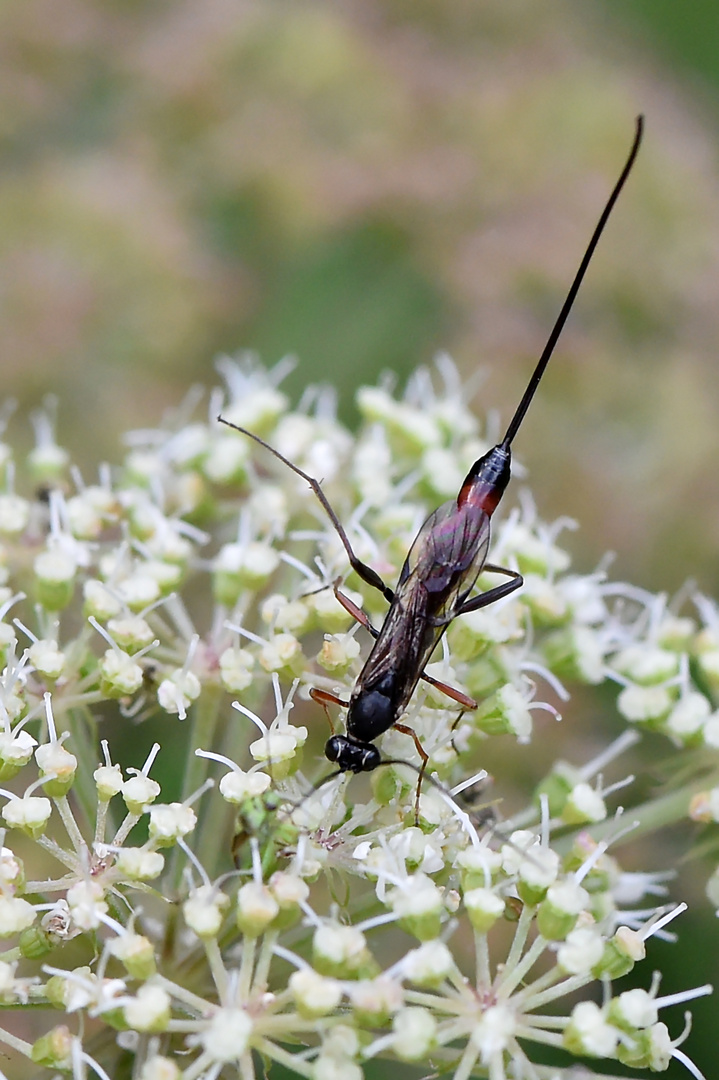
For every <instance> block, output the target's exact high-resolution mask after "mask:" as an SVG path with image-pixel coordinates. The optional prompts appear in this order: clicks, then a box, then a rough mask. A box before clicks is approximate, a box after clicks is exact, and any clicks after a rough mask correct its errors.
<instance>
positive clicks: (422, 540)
mask: <svg viewBox="0 0 719 1080" xmlns="http://www.w3.org/2000/svg"><path fill="white" fill-rule="evenodd" d="M643 126H644V122H643V118H642V117H641V116H640V117H638V118H637V122H636V132H635V135H634V141H633V143H632V147H631V150H630V152H629V156H628V157H627V160H626V163H625V165H624V168H623V169H622V172H621V174H620V176H619V179H618V180H617V182H616V184H615V185H614V188H613V190H612V192H611V194H610V196H609V198H608V200H607V203H606V205H605V207H604V210H603V211H602V213H601V215H600V217H599V220H598V222H597V224H596V226H595V229H594V232H593V233H592V236H591V239H590V241H589V244H588V245H587V248H586V251H585V252H584V255H583V257H582V260H581V262H580V264H579V268H578V270H577V272H576V274H575V277H574V280H573V281H572V284H571V286H570V288H569V291H568V293H567V296H566V299H565V301H564V304H563V305H562V308H561V310H560V312H559V315H558V316H557V320H556V322H555V324H554V326H553V328H552V331H551V333H550V335H549V338H548V340H547V343H546V345H545V346H544V349H543V350H542V354H541V356H540V358H539V360H538V362H537V365H536V367H535V369H534V372H533V374H532V376H531V378H530V380H529V383H528V384H527V388H526V390H525V391H524V394H523V396H522V399H521V401H520V402H519V405H518V406H517V409H516V411H515V413H514V416H513V417H512V419H511V421H510V423H509V426H508V428H507V430H506V433H505V435H504V438H503V439H502V440H501V442H499V443H498V444H497V445H496V446H495V447H493V449H491V450H490V451H489V452H488V453H486V454H484V455H483V456H482V457H480V458H479V459H478V460H477V461H475V463H474V465H472V467H471V469H470V470H469V473H468V474H467V476H466V478H465V480H464V482H463V484H462V486H461V488H460V490H459V494H458V495H457V497H456V499H450V500H449V501H448V502H446V503H443V505H442V506H440V507H439V508H438V509H437V510H435V511H434V512H433V513H432V514H430V516H429V517H428V518H427V520H426V521H425V522H424V524H423V525H422V527H421V528H420V530H419V533H418V534H417V536H416V538H415V540H414V542H413V544H412V547H411V548H410V551H409V554H408V555H407V558H406V560H405V563H404V565H403V567H402V570H401V572H400V576H399V581H398V582H397V585H396V587H395V588H394V589H391V588H390V587H389V586H388V585H386V584H385V582H384V581H383V580H382V578H381V577H380V576H379V574H378V573H377V572H376V571H375V570H373V569H372V567H371V566H368V565H367V564H366V563H364V562H362V560H361V559H359V558H358V557H357V556H356V555H355V553H354V551H353V550H352V545H351V544H350V541H349V538H348V536H347V534H346V532H345V530H344V528H343V527H342V524H341V522H340V521H339V519H338V517H337V515H336V514H335V512H334V510H333V509H332V506H331V505H330V503H329V501H328V499H327V497H326V495H325V493H324V491H323V490H322V487H321V484H320V482H319V481H318V480H316V479H314V477H312V476H310V475H309V474H308V473H306V472H304V471H303V470H302V469H300V468H299V467H298V466H297V465H295V464H293V462H291V461H290V460H289V459H288V458H286V457H284V455H283V454H281V453H280V452H279V451H278V450H275V449H274V447H272V446H270V445H269V444H268V443H266V442H265V441H264V440H263V439H261V438H259V436H257V435H255V434H253V433H252V432H251V431H247V430H246V429H245V428H242V427H240V426H239V425H236V424H232V423H230V422H229V421H227V420H224V419H223V418H222V417H221V416H220V417H218V419H219V420H220V421H221V422H222V423H224V424H227V426H228V427H232V428H235V430H237V431H239V432H241V433H242V434H243V435H247V436H249V437H250V438H251V439H254V440H255V442H257V443H259V444H260V445H261V446H263V447H264V448H265V449H266V450H269V451H270V453H272V454H274V455H275V457H277V458H279V460H280V461H282V462H284V464H285V465H286V466H287V467H288V468H290V469H292V470H293V472H295V473H297V475H298V476H300V477H302V479H303V480H305V481H306V482H307V483H308V484H309V485H310V487H311V488H312V490H313V492H314V493H315V495H316V496H317V499H318V500H319V502H320V503H321V505H322V507H323V508H324V510H325V512H326V513H327V515H328V517H329V519H330V521H331V522H332V525H333V526H334V528H335V530H336V531H337V534H338V535H339V537H340V540H341V541H342V544H343V545H344V548H345V551H346V552H347V556H348V558H349V562H350V566H351V567H352V569H353V570H354V571H355V572H356V573H357V574H358V576H359V577H360V578H362V580H363V581H365V582H366V583H367V584H368V585H370V586H371V587H372V588H375V589H378V590H379V591H380V592H381V593H382V595H383V596H384V598H385V599H386V600H387V602H388V603H389V605H390V606H389V611H388V612H387V615H386V617H385V620H384V623H383V625H382V628H381V629H380V630H376V629H375V628H374V627H373V626H372V625H371V623H370V622H369V620H368V618H367V616H366V615H365V614H364V612H363V611H361V610H360V609H359V608H357V607H356V606H355V605H354V604H353V603H352V601H351V600H349V598H348V597H346V596H344V595H343V594H342V593H341V592H340V590H339V588H338V586H337V585H335V587H334V588H335V594H336V596H337V598H338V600H339V601H340V602H341V603H342V604H343V605H344V607H345V608H346V609H347V610H348V611H349V612H350V613H351V614H352V615H353V616H354V617H355V618H356V619H358V620H359V621H360V622H361V623H362V625H364V626H365V627H366V628H367V629H368V630H369V632H370V633H371V634H372V636H373V637H374V639H375V640H374V645H373V646H372V649H371V651H370V653H369V656H368V657H367V660H366V661H365V664H364V666H363V668H362V670H361V671H360V674H359V676H358V677H357V681H356V682H355V685H354V688H353V690H352V692H351V694H350V699H349V701H344V700H343V699H342V698H339V697H337V696H336V695H334V694H330V693H328V692H327V691H325V690H319V689H313V690H311V691H310V693H311V695H312V697H313V698H314V700H315V701H318V702H320V703H321V704H322V705H323V706H326V705H327V704H328V703H333V704H336V705H340V706H342V707H344V708H346V709H347V716H346V720H345V730H346V734H345V735H336V734H333V735H332V736H331V737H330V738H329V739H328V741H327V744H326V746H325V754H326V756H327V758H328V759H329V760H330V761H332V762H335V763H336V764H337V766H338V769H339V771H340V772H353V773H359V772H370V771H371V770H373V769H376V768H377V766H378V765H379V764H380V762H381V757H380V752H379V750H378V749H377V747H376V746H375V745H374V740H375V739H377V738H379V736H380V735H382V734H383V733H384V732H385V731H388V730H389V729H390V728H391V727H394V728H396V729H397V730H398V731H401V732H404V733H405V734H407V735H409V736H410V737H411V738H412V739H414V742H415V746H416V748H417V752H418V754H419V756H420V760H421V762H422V764H421V766H420V769H419V781H418V785H417V799H418V798H419V791H420V786H421V782H422V776H423V773H424V770H425V769H426V766H427V762H428V760H429V758H428V755H427V754H426V753H425V751H424V748H423V747H422V744H421V742H420V741H419V738H418V737H417V734H416V732H414V731H413V730H412V728H410V727H408V726H406V725H405V724H402V723H401V720H400V718H401V716H402V714H403V713H404V711H405V709H406V707H407V705H408V704H409V701H410V698H411V697H412V694H413V692H414V690H415V687H416V686H417V683H418V682H419V680H420V679H424V680H426V681H427V682H429V683H431V684H432V685H433V686H435V687H437V688H438V689H440V690H442V691H443V692H444V693H445V694H447V695H448V696H449V697H450V698H452V699H453V700H454V701H456V702H457V703H458V704H459V705H461V706H462V707H463V708H464V709H473V708H476V707H477V703H476V702H475V701H474V700H473V699H472V698H470V697H468V696H467V695H466V694H463V693H462V692H461V691H460V690H457V689H455V688H454V687H451V686H448V685H446V684H445V683H441V682H438V681H437V680H436V679H433V678H431V677H430V676H429V675H427V674H426V673H425V671H424V667H425V665H426V664H427V662H428V661H429V658H430V656H431V655H432V652H433V651H434V649H435V647H436V645H437V644H438V642H439V641H440V639H441V637H442V635H443V634H444V632H445V631H446V629H447V627H448V626H449V624H450V623H451V622H452V621H453V619H456V618H457V617H458V616H459V615H463V614H466V613H467V612H470V611H477V610H478V609H480V608H484V607H486V606H487V605H488V604H493V603H494V602H495V601H497V600H500V599H502V598H503V597H506V596H509V595H510V594H511V593H513V592H515V591H516V590H517V589H519V588H520V587H521V585H522V584H523V579H522V575H521V574H520V573H518V572H517V571H516V570H510V569H507V568H505V567H501V566H495V565H493V564H492V563H488V562H487V561H486V560H487V553H488V550H489V539H490V522H491V517H492V514H493V513H494V511H495V510H496V508H497V506H498V504H499V502H500V499H501V498H502V495H503V494H504V491H505V489H506V487H507V484H508V483H509V479H510V466H511V447H512V443H513V441H514V438H515V436H516V434H517V432H518V431H519V428H520V426H521V424H522V421H523V420H524V417H525V415H526V413H527V410H528V408H529V406H530V404H531V401H532V399H533V397H534V395H535V393H536V390H537V387H538V386H539V383H540V381H541V379H542V376H543V375H544V372H545V369H546V367H547V364H548V363H549V360H550V357H551V356H552V353H553V351H554V348H555V346H556V344H557V341H558V339H559V336H560V334H561V332H562V330H563V329H564V325H565V323H566V321H567V317H568V315H569V312H570V311H571V308H572V305H573V304H574V301H575V299H576V296H577V293H578V292H579V288H580V286H581V283H582V280H583V278H584V275H585V273H586V271H587V267H588V266H589V263H590V261H591V259H592V256H593V254H594V251H595V248H596V246H597V244H598V242H599V238H600V236H601V235H602V232H603V231H604V227H605V225H606V223H607V221H608V219H609V216H610V214H611V212H612V209H613V208H614V204H615V203H616V201H617V199H618V197H619V193H620V192H621V190H622V188H623V187H624V183H625V181H626V179H627V177H628V176H629V173H630V172H631V169H632V166H633V165H634V161H635V159H636V156H637V152H638V150H639V145H640V143H641V139H642V131H643ZM483 571H489V572H491V573H495V574H501V575H503V576H504V577H507V578H508V579H509V580H508V581H504V582H502V583H501V584H500V585H496V586H495V587H494V588H491V589H489V590H487V591H486V592H483V593H480V594H478V595H475V596H470V593H471V592H472V589H473V588H474V585H475V582H476V580H477V578H478V576H479V574H480V573H481V572H483Z"/></svg>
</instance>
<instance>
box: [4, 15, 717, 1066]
mask: <svg viewBox="0 0 719 1080" xmlns="http://www.w3.org/2000/svg"><path fill="white" fill-rule="evenodd" d="M718 95H719V8H717V6H716V4H714V3H711V2H710V0H702V2H698V0H695V2H693V3H692V4H679V3H677V2H676V0H675V2H671V0H622V2H621V3H619V2H618V0H609V2H608V3H605V4H602V5H597V4H592V3H589V2H581V0H573V2H572V0H515V2H513V3H512V4H507V3H506V2H503V0H482V2H481V3H478V2H477V0H441V3H440V2H438V0H314V2H312V0H306V2H305V0H295V2H293V3H287V2H264V3H257V2H241V0H202V2H200V0H188V2H182V0H164V2H163V0H122V2H110V0H105V2H103V0H23V2H21V3H6V4H3V5H1V6H0V325H1V326H2V343H1V348H2V375H3V393H4V394H5V395H6V396H14V397H17V398H18V399H19V401H20V404H21V406H22V408H21V410H20V412H19V414H18V417H17V418H16V419H14V420H13V421H12V426H11V431H12V432H13V433H16V434H13V436H12V437H13V438H18V439H22V438H23V437H24V436H23V435H22V434H21V432H22V431H23V430H24V428H25V426H26V423H25V418H24V417H25V414H26V413H27V411H28V409H30V408H32V407H34V406H36V405H37V404H38V402H39V401H40V399H41V398H42V396H43V395H44V394H46V393H47V392H53V393H57V394H58V396H59V398H60V401H61V408H60V426H59V432H60V439H61V441H62V442H64V443H65V444H66V445H68V446H69V447H70V448H71V449H72V451H73V452H74V454H75V455H76V457H77V458H78V460H80V461H81V462H82V463H83V468H84V469H85V475H86V479H88V480H89V479H92V478H94V470H95V468H96V464H97V462H98V460H102V459H104V458H107V459H109V460H111V461H113V460H117V458H118V456H119V453H120V450H119V439H120V437H121V433H122V432H123V430H125V429H126V428H128V427H137V426H146V425H153V424H155V423H157V421H158V418H159V417H160V415H161V413H162V411H163V410H164V409H165V408H167V407H169V406H171V405H173V404H175V403H176V402H177V401H178V400H179V399H180V397H181V396H182V395H183V394H184V393H185V391H186V390H187V388H188V386H189V385H191V384H192V383H193V382H195V381H198V380H201V381H205V382H207V381H214V373H213V370H212V360H213V357H214V356H215V355H216V354H217V353H219V352H228V353H233V354H234V353H237V352H238V351H239V350H242V349H247V348H250V349H256V350H258V351H259V352H260V353H261V355H262V357H263V359H264V360H266V361H267V362H268V363H270V364H272V363H274V362H276V361H277V360H278V359H279V358H280V357H281V356H282V355H283V354H285V353H286V352H292V353H296V354H297V355H298V357H299V358H300V364H299V366H298V368H297V369H296V371H295V373H294V374H293V375H292V376H291V377H290V379H289V380H288V382H287V386H288V387H289V389H290V390H291V392H292V393H294V394H295V395H297V396H299V394H300V392H301V389H302V387H303V386H304V385H305V384H306V383H307V382H310V381H315V380H323V379H328V380H331V381H332V382H333V383H334V384H335V386H336V387H337V390H338V394H339V402H340V411H341V414H342V416H343V417H344V418H345V419H347V420H348V422H352V419H353V416H354V411H353V406H352V392H353V389H354V387H355V386H357V385H358V384H359V383H360V382H364V381H373V380H375V379H376V378H377V376H378V375H379V373H380V372H382V371H383V370H385V369H388V368H389V369H391V370H392V371H394V372H395V373H396V374H397V377H398V380H399V381H400V382H401V381H402V380H403V379H404V378H405V377H406V375H407V373H408V372H409V371H410V370H411V369H412V368H413V367H414V366H415V365H416V364H418V363H428V362H430V361H431V359H432V357H433V355H434V353H435V352H436V351H437V350H438V349H443V350H446V351H448V352H449V353H450V354H451V355H453V356H454V358H455V359H456V361H457V363H458V364H459V365H460V367H461V369H462V371H463V372H464V373H465V374H466V375H467V376H474V375H475V374H476V373H477V372H478V371H480V370H481V371H482V372H483V373H484V378H483V381H482V382H481V383H480V389H479V392H478V393H477V395H476V405H477V409H478V410H479V411H480V412H484V411H486V410H488V409H496V410H499V412H500V414H501V416H502V418H503V419H504V420H506V419H507V418H508V416H509V414H510V411H511V409H512V408H513V406H514V404H515V403H516V401H517V400H518V397H519V394H520V393H521V391H522V389H523V387H524V384H525V381H526V379H527V377H528V374H529V372H530V370H531V367H532V364H533V361H534V360H535V358H536V356H537V355H538V353H539V351H540V350H541V348H542V345H543V343H544V340H545V338H546V336H547V334H548V331H549V329H550V327H551V325H552V322H553V320H554V317H555V314H556V312H557V310H558V308H559V306H560V304H561V302H562V299H563V296H564V293H565V291H566V288H567V286H568V284H569V282H570V280H571V278H572V275H573V273H574V270H575V268H576V265H577V263H578V260H579V258H580V256H581V253H582V251H583V249H584V246H585V244H586V242H587V240H588V238H589V235H590V233H591V230H592V228H593V226H594V223H595V220H596V218H597V216H598V214H599V212H600V210H601V207H602V205H603V203H604V200H605V198H606V195H607V193H608V191H609V189H610V187H611V185H612V183H613V182H614V180H615V178H616V176H617V174H618V171H619V169H620V168H621V165H622V162H623V160H624V157H625V155H626V152H627V150H628V147H629V144H630V141H631V138H632V132H633V125H634V117H635V115H636V114H637V113H638V112H640V111H641V112H644V113H645V114H646V117H647V134H646V139H645V145H644V148H643V150H642V154H641V157H640V161H639V164H638V166H637V169H636V170H635V173H634V175H633V176H632V178H631V181H630V183H629V185H628V187H627V189H626V192H625V194H624V195H623V196H622V200H621V203H620V205H619V207H618V210H617V212H616V214H615V217H614V219H613V221H612V223H611V225H610V227H609V229H608V231H607V233H606V235H605V237H604V239H603V241H602V245H601V247H600V250H599V253H598V255H597V257H596V259H595V262H594V265H593V266H592V269H591V271H590V275H589V277H588V279H587V282H586V285H585V287H584V289H583V291H582V294H581V296H580V299H579V302H578V305H577V307H576V310H575V312H574V314H573V316H572V319H571V323H570V326H569V327H568V328H567V331H566V333H565V334H564V337H563V339H562V341H561V343H560V346H559V348H558V350H557V353H556V356H555V358H554V360H553V363H552V367H551V369H550V372H549V376H548V378H547V380H546V383H545V385H544V386H543V388H542V391H541V394H540V396H539V398H538V399H537V401H536V403H535V405H534V406H533V409H532V412H531V414H530V416H529V418H528V420H527V423H526V427H525V429H524V430H523V431H522V433H521V435H520V437H519V438H518V440H517V446H516V449H517V455H518V457H519V458H520V459H521V460H523V461H524V462H526V463H527V465H528V466H529V469H530V476H531V480H532V486H533V490H534V492H535V495H536V498H537V501H538V505H539V509H540V512H541V514H542V515H543V516H544V517H552V516H556V515H559V514H569V515H571V516H573V517H576V518H577V519H578V520H579V521H580V522H581V526H582V529H581V532H580V533H579V534H578V536H577V537H575V538H574V539H573V541H572V546H573V549H574V551H575V552H577V553H578V554H577V563H578V565H579V566H580V567H581V568H582V569H585V570H586V569H590V568H591V567H592V566H594V565H595V564H596V563H597V561H598V560H599V559H600V558H601V556H602V555H603V553H604V552H605V550H607V549H613V550H615V551H616V552H617V559H616V563H615V567H614V573H615V574H616V575H617V576H621V577H626V578H628V579H630V580H632V581H634V582H635V583H637V584H641V585H645V586H648V587H651V588H653V589H669V590H672V589H676V588H678V587H679V586H680V585H681V584H682V583H683V582H684V581H685V580H686V579H687V578H688V577H692V578H695V579H696V580H697V581H698V583H699V584H700V586H701V587H702V588H703V589H704V590H705V591H707V592H709V593H713V594H714V595H717V594H719V559H718V558H717V551H718V550H719V469H717V467H716V462H717V456H718V454H719V434H718V432H717V417H718V416H719V378H718V376H717V363H718V361H717V356H716V353H717V343H719V162H718V159H717V145H718V144H717V117H718V116H719V110H718V108H717V104H718V100H719V98H718ZM709 924H711V925H709ZM685 925H687V926H688V927H689V928H688V930H686V931H684V928H682V945H681V947H680V949H681V951H679V950H675V951H674V952H672V951H671V949H668V948H667V947H662V946H659V948H660V950H661V952H662V954H663V955H662V959H661V966H662V967H663V968H667V965H668V964H670V963H673V964H674V965H675V970H674V971H671V970H669V971H668V974H667V976H666V980H665V984H664V986H665V989H666V991H667V992H668V991H670V990H672V989H677V988H678V987H679V986H684V985H687V984H691V983H699V982H702V981H704V980H706V979H711V978H712V977H713V973H712V970H711V969H712V967H714V966H715V964H714V963H713V961H712V956H713V955H716V951H717V950H716V949H715V948H713V949H712V950H711V954H710V955H708V954H707V950H706V943H705V942H704V948H703V949H702V944H701V942H702V935H703V934H704V933H706V931H707V926H708V925H709V929H710V930H711V931H712V932H713V933H714V934H715V932H716V928H715V921H714V920H713V916H712V915H711V914H709V913H707V914H706V922H705V923H702V922H701V920H699V921H698V922H695V923H693V924H685ZM692 938H693V939H694V940H695V941H696V942H697V943H698V948H697V949H696V950H695V951H694V953H693V954H692V953H691V951H689V944H690V942H691V939H692ZM712 940H716V938H715V937H714V938H713V939H712ZM717 981H719V980H717ZM714 1009H715V1006H713V1005H711V1004H709V1005H706V1004H705V1005H704V1006H702V1004H701V1003H700V1005H699V1006H698V1007H697V1009H696V1010H695V1013H696V1015H697V1026H698V1030H697V1031H695V1033H694V1034H693V1036H692V1038H691V1040H690V1044H689V1045H690V1048H691V1051H692V1052H693V1053H694V1054H695V1056H696V1057H697V1058H698V1059H702V1053H703V1054H704V1058H703V1064H704V1068H705V1070H706V1072H707V1075H708V1076H711V1075H712V1074H713V1056H714V1048H713V1045H712V1043H713V1032H712V1030H711V1024H710V1023H707V1020H706V1018H707V1017H708V1016H710V1015H711V1014H712V1010H714ZM674 1026H675V1028H676V1027H679V1026H681V1018H680V1017H679V1016H677V1017H675V1019H674ZM702 1028H704V1029H705V1031H706V1028H709V1031H708V1032H706V1036H707V1048H706V1049H705V1050H704V1051H703V1050H702V1040H701V1035H702V1031H701V1029H702ZM669 1075H679V1072H678V1071H677V1072H675V1073H670V1074H669Z"/></svg>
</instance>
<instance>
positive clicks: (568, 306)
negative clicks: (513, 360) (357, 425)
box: [500, 116, 644, 450]
mask: <svg viewBox="0 0 719 1080" xmlns="http://www.w3.org/2000/svg"><path fill="white" fill-rule="evenodd" d="M643 131H644V117H643V116H638V117H637V122H636V132H635V134H634V142H633V143H632V148H631V150H630V151H629V157H628V158H627V161H626V164H625V166H624V168H623V169H622V172H621V175H620V177H619V179H618V180H617V182H616V184H615V185H614V189H613V191H612V193H611V195H610V196H609V198H608V199H607V204H606V206H605V207H604V210H603V211H602V214H601V217H600V218H599V221H598V222H597V224H596V226H595V229H594V232H593V233H592V238H591V240H590V241H589V244H588V245H587V250H586V251H585V252H584V256H583V258H582V261H581V263H580V264H579V269H578V270H577V273H576V274H575V276H574V281H573V282H572V284H571V286H570V288H569V292H568V293H567V297H566V299H565V301H564V303H563V305H562V310H561V311H560V312H559V315H558V316H557V321H556V322H555V324H554V326H553V327H552V332H551V334H550V335H549V338H548V339H547V344H546V345H545V346H544V349H543V350H542V355H541V356H540V358H539V361H538V362H537V366H536V368H535V369H534V372H533V374H532V377H531V379H530V380H529V383H528V385H527V389H526V390H525V391H524V394H523V396H522V400H521V401H520V403H519V405H518V406H517V411H516V412H515V414H514V416H513V417H512V419H511V422H510V424H509V427H508V428H507V434H506V435H505V436H504V438H503V439H502V442H501V443H500V446H502V447H503V448H504V449H505V450H507V449H509V447H510V445H511V443H512V440H513V439H514V436H515V435H516V434H517V432H518V431H519V428H520V426H521V423H522V421H523V420H524V417H525V415H526V412H527V409H528V408H529V406H530V404H531V401H532V398H533V397H534V394H535V392H536V389H537V387H538V386H539V383H540V381H541V378H542V376H543V375H544V371H545V369H546V367H547V364H548V363H549V360H550V357H551V355H552V353H553V352H554V347H555V345H556V344H557V341H558V340H559V335H560V334H561V333H562V330H563V329H564V324H565V323H566V321H567V317H568V315H569V312H570V311H571V310H572V305H573V304H574V301H575V300H576V298H577V293H578V292H579V289H580V286H581V284H582V281H583V280H584V275H585V274H586V272H587V267H588V266H589V264H590V262H591V261H592V256H593V255H594V251H595V248H596V246H597V244H598V243H599V238H600V236H601V235H602V233H603V232H604V226H605V225H606V224H607V221H608V220H609V215H610V214H611V212H612V210H613V209H614V204H615V203H616V201H617V199H618V198H619V193H620V192H621V190H622V188H623V187H624V184H625V181H626V179H627V177H628V176H629V173H630V172H631V171H632V166H633V165H634V161H635V159H636V156H637V153H638V151H639V145H640V143H641V141H642V133H643Z"/></svg>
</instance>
